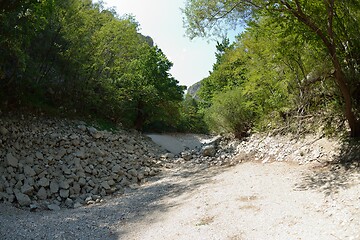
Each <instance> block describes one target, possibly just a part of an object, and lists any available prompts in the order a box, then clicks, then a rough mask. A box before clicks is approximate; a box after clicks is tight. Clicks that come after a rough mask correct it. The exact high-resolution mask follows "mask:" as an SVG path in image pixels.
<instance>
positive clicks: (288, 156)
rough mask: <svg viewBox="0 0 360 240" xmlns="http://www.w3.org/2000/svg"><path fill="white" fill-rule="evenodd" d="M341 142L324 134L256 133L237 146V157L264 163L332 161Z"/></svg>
mask: <svg viewBox="0 0 360 240" xmlns="http://www.w3.org/2000/svg"><path fill="white" fill-rule="evenodd" d="M340 145H341V144H340V142H339V141H338V140H336V139H329V138H325V137H324V136H316V135H307V136H303V137H296V136H294V135H288V136H269V135H267V136H264V135H260V134H254V135H252V136H251V137H249V138H248V139H246V140H244V141H242V142H241V143H240V144H239V145H238V146H237V151H236V152H237V158H238V159H240V161H241V160H250V159H252V160H256V161H261V162H262V163H267V162H273V161H279V162H282V161H292V162H297V163H299V164H306V163H310V162H313V161H318V162H321V161H332V160H334V158H335V157H336V156H337V154H338V152H339V148H340Z"/></svg>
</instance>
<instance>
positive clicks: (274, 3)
mask: <svg viewBox="0 0 360 240" xmlns="http://www.w3.org/2000/svg"><path fill="white" fill-rule="evenodd" d="M358 5H359V3H358V2H357V1H342V2H340V1H335V0H323V1H321V0H317V1H311V2H309V1H302V0H295V1H290V0H271V1H261V0H252V1H215V0H211V1H204V0H188V1H187V5H186V8H185V10H184V13H185V15H186V19H187V20H186V27H187V31H188V35H189V36H190V37H195V36H207V35H208V34H218V33H219V31H220V30H221V29H223V28H224V26H236V25H238V24H240V23H242V21H243V22H244V21H246V20H256V19H257V18H258V17H259V16H270V17H272V18H274V19H276V20H277V21H278V22H279V23H280V22H286V23H288V24H289V25H292V26H293V27H294V28H293V29H294V31H295V33H297V32H300V31H299V29H302V30H303V31H302V34H304V35H307V36H308V37H309V39H312V40H313V41H318V42H320V43H321V45H322V47H323V49H324V51H326V52H327V54H328V55H329V57H330V60H331V63H332V67H333V68H334V70H335V71H334V75H335V80H336V83H337V86H338V89H339V91H340V93H341V96H342V98H343V100H344V115H345V117H346V119H347V122H348V124H349V127H350V129H351V136H353V137H359V136H360V121H359V116H358V112H356V109H357V108H356V106H354V96H353V94H352V90H353V88H352V86H353V85H354V84H353V83H352V82H351V79H349V77H347V76H346V73H345V69H347V67H348V65H349V64H348V63H347V62H346V59H345V58H344V55H345V54H343V53H342V52H341V50H343V49H342V48H341V46H343V48H344V45H345V47H346V45H347V42H351V43H353V42H356V40H354V39H353V38H351V37H349V36H347V35H346V33H351V35H352V33H353V32H358V30H359V27H358V26H359V24H358V20H357V19H358V18H357V17H358V16H359V15H358V14H359V6H358ZM342 17H344V18H342ZM344 19H350V20H351V21H349V22H346V21H345V20H344ZM347 24H348V25H347ZM341 33H342V34H341ZM345 35H346V36H345ZM351 45H355V44H351ZM352 59H353V58H352Z"/></svg>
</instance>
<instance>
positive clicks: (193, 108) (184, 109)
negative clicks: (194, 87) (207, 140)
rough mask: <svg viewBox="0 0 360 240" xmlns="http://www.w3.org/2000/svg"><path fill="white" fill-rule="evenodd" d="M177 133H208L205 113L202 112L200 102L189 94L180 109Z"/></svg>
mask: <svg viewBox="0 0 360 240" xmlns="http://www.w3.org/2000/svg"><path fill="white" fill-rule="evenodd" d="M177 131H180V132H190V133H208V126H207V124H206V123H205V121H204V113H203V112H201V111H200V108H199V104H198V102H197V101H196V100H195V99H194V98H192V97H191V96H190V95H189V94H187V95H186V96H185V98H184V100H183V101H182V104H181V107H180V118H179V121H178V125H177Z"/></svg>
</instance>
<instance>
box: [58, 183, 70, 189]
mask: <svg viewBox="0 0 360 240" xmlns="http://www.w3.org/2000/svg"><path fill="white" fill-rule="evenodd" d="M59 187H60V188H62V189H69V187H70V185H69V183H68V182H67V181H62V182H60V183H59Z"/></svg>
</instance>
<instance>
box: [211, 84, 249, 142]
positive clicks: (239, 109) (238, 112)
mask: <svg viewBox="0 0 360 240" xmlns="http://www.w3.org/2000/svg"><path fill="white" fill-rule="evenodd" d="M255 120H256V113H255V111H254V105H253V102H251V101H249V100H248V99H247V97H246V96H245V95H243V94H242V92H241V90H239V89H233V90H229V91H226V92H223V93H220V94H218V95H216V96H215V97H214V99H213V102H212V106H211V107H210V108H208V109H207V110H206V112H205V121H206V123H207V124H208V126H209V128H210V129H211V130H212V131H214V132H218V133H224V132H225V133H233V134H234V135H235V136H236V137H238V138H241V137H244V136H246V135H247V134H248V131H249V130H250V129H251V128H252V126H253V124H254V122H255Z"/></svg>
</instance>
